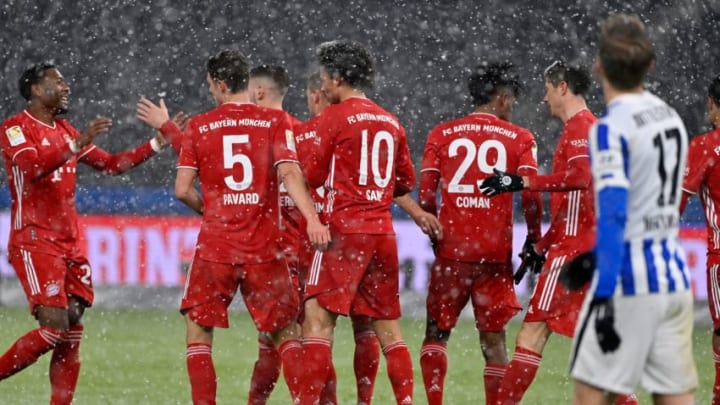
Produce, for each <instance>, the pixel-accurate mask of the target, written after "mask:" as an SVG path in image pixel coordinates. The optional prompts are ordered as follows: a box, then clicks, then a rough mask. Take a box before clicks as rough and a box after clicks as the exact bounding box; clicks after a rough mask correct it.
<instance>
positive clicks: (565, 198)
mask: <svg viewBox="0 0 720 405" xmlns="http://www.w3.org/2000/svg"><path fill="white" fill-rule="evenodd" d="M595 121H597V118H595V116H594V115H593V113H591V112H590V111H589V110H581V111H580V112H578V113H577V114H575V115H573V116H572V117H570V118H568V120H567V121H566V122H565V126H564V127H563V132H562V134H561V135H560V140H559V141H558V145H557V147H556V148H555V153H554V154H553V165H552V173H551V174H548V175H541V176H537V177H535V178H533V179H532V180H531V182H530V185H531V187H530V189H531V190H535V191H550V192H551V193H550V215H551V217H552V218H551V222H550V228H549V229H548V231H547V232H546V233H545V235H544V236H543V238H542V239H541V240H540V242H538V244H537V250H539V251H547V250H548V249H549V248H550V247H551V246H552V247H553V248H557V249H561V250H563V251H566V250H574V251H578V252H583V251H586V250H590V249H592V248H593V247H594V246H595V201H594V196H593V189H592V173H591V172H590V153H589V151H588V131H589V130H590V127H591V126H592V124H593V123H594V122H595ZM587 184H589V186H587ZM584 187H586V188H584Z"/></svg>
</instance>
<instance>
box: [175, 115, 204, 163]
mask: <svg viewBox="0 0 720 405" xmlns="http://www.w3.org/2000/svg"><path fill="white" fill-rule="evenodd" d="M185 132H186V136H183V138H182V147H181V148H180V153H179V154H178V165H177V167H178V168H180V167H183V168H188V169H199V167H200V166H199V165H198V160H197V153H195V145H194V144H193V139H195V134H196V130H195V123H194V122H193V121H192V120H191V121H190V122H189V123H188V126H187V128H186V130H185Z"/></svg>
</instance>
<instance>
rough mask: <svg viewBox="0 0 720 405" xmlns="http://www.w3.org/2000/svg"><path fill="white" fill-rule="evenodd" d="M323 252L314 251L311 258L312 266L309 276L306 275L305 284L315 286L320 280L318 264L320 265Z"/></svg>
mask: <svg viewBox="0 0 720 405" xmlns="http://www.w3.org/2000/svg"><path fill="white" fill-rule="evenodd" d="M322 257H323V252H321V251H319V250H316V251H315V256H313V261H312V265H310V274H309V275H308V279H307V284H308V285H317V283H318V280H319V279H320V263H322Z"/></svg>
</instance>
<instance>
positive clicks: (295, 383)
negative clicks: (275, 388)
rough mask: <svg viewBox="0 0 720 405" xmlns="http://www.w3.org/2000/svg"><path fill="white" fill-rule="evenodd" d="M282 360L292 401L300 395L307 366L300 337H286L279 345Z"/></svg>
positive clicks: (284, 375)
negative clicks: (305, 365) (304, 361)
mask: <svg viewBox="0 0 720 405" xmlns="http://www.w3.org/2000/svg"><path fill="white" fill-rule="evenodd" d="M278 353H279V354H280V359H281V361H282V369H283V377H285V383H286V384H287V386H288V389H289V390H290V396H291V397H292V402H293V403H295V400H296V399H297V398H299V397H300V390H301V388H302V386H301V384H302V382H303V373H304V372H305V367H304V364H303V346H302V343H300V341H299V340H298V339H285V340H284V341H283V342H282V343H280V347H278Z"/></svg>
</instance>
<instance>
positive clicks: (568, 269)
mask: <svg viewBox="0 0 720 405" xmlns="http://www.w3.org/2000/svg"><path fill="white" fill-rule="evenodd" d="M594 272H595V252H593V251H592V250H588V251H587V252H583V253H580V254H579V255H577V256H575V257H574V258H573V259H572V260H570V261H569V262H568V263H566V264H565V265H564V266H563V267H562V268H561V269H560V275H558V279H559V281H560V283H561V284H562V285H563V286H564V287H565V288H567V289H568V290H570V291H577V290H579V289H581V288H583V287H584V286H585V285H587V283H589V282H590V280H592V276H593V273H594Z"/></svg>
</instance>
